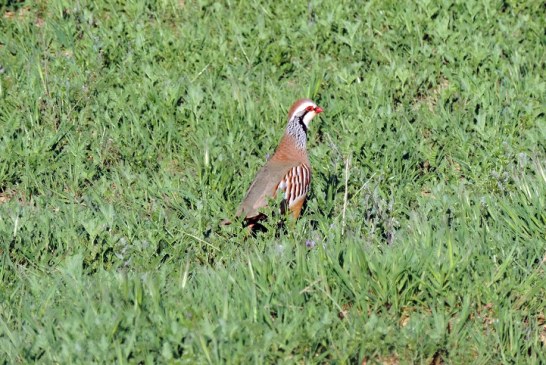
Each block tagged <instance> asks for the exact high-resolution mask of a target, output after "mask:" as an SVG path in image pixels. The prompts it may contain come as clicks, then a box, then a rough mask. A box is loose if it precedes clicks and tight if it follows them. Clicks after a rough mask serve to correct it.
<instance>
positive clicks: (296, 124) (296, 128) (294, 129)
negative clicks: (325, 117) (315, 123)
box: [286, 117, 307, 151]
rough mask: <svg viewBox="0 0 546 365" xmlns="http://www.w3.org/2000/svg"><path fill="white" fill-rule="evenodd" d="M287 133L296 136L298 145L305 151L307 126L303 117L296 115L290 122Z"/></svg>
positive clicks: (295, 139)
mask: <svg viewBox="0 0 546 365" xmlns="http://www.w3.org/2000/svg"><path fill="white" fill-rule="evenodd" d="M286 134H288V135H289V136H291V137H292V138H294V141H295V142H296V147H297V148H298V149H299V150H303V151H305V149H306V148H307V126H306V125H305V123H303V117H294V118H292V119H291V120H290V121H289V122H288V126H287V127H286Z"/></svg>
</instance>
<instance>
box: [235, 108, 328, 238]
mask: <svg viewBox="0 0 546 365" xmlns="http://www.w3.org/2000/svg"><path fill="white" fill-rule="evenodd" d="M322 112H323V109H322V108H321V107H319V106H318V105H317V104H315V103H314V102H313V101H312V100H310V99H299V100H296V101H295V102H294V104H292V106H291V108H290V109H289V111H288V124H287V126H286V130H285V132H284V135H283V136H282V138H281V140H280V142H279V145H278V147H277V148H276V150H275V153H274V154H273V155H272V156H271V157H270V158H269V159H268V160H267V162H266V164H265V165H264V166H263V167H262V168H261V170H260V171H259V172H258V174H257V175H256V178H255V179H254V181H253V182H252V184H251V185H250V188H249V189H248V191H247V193H246V195H245V198H244V199H243V201H242V203H241V204H240V206H239V208H238V209H237V213H236V216H237V217H239V218H241V217H242V218H243V224H244V225H245V226H247V227H249V228H250V230H253V227H255V226H256V227H255V228H257V227H261V228H263V226H261V225H260V224H259V222H260V221H262V220H264V219H266V218H267V216H266V215H265V214H263V213H261V212H260V209H261V208H263V207H265V206H266V205H267V203H268V200H269V199H271V198H273V199H274V198H276V195H277V193H281V194H283V195H282V200H281V205H280V210H281V214H283V215H284V214H286V213H287V212H288V211H289V212H290V213H291V215H292V216H293V217H294V218H295V219H297V218H298V217H299V216H300V214H301V210H302V207H303V203H304V202H305V198H306V196H307V193H308V192H309V187H310V184H311V164H310V162H309V156H308V155H307V129H308V127H309V123H310V122H311V120H313V118H314V117H315V116H317V115H318V114H320V113H322Z"/></svg>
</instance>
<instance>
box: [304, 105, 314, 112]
mask: <svg viewBox="0 0 546 365" xmlns="http://www.w3.org/2000/svg"><path fill="white" fill-rule="evenodd" d="M305 110H307V111H308V112H312V111H314V110H315V107H314V106H312V105H309V106H308V107H307V108H305Z"/></svg>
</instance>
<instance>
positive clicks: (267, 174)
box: [237, 160, 299, 218]
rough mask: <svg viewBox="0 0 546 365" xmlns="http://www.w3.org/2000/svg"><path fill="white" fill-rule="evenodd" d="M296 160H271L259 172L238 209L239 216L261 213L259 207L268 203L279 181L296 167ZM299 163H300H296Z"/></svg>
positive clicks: (246, 216) (247, 216) (251, 215)
mask: <svg viewBox="0 0 546 365" xmlns="http://www.w3.org/2000/svg"><path fill="white" fill-rule="evenodd" d="M294 164H295V163H294V162H278V161H272V160H269V161H268V163H267V164H265V166H264V167H262V169H261V170H260V171H259V172H258V175H257V176H256V178H255V179H254V182H253V183H252V185H250V188H249V189H248V192H247V193H246V197H245V199H244V200H243V202H242V203H241V205H240V206H239V209H238V210H237V216H244V217H245V218H250V217H253V216H256V215H258V214H260V213H259V211H258V210H259V209H260V208H262V207H264V206H266V205H267V199H268V198H273V197H274V196H275V193H276V192H277V188H278V186H279V183H280V182H281V180H283V178H284V177H285V176H286V174H287V173H288V172H289V171H290V169H291V168H293V167H294ZM296 164H299V163H296Z"/></svg>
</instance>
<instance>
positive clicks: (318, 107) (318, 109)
mask: <svg viewBox="0 0 546 365" xmlns="http://www.w3.org/2000/svg"><path fill="white" fill-rule="evenodd" d="M322 111H323V110H322V108H321V107H320V106H317V107H316V108H315V113H317V114H318V113H322Z"/></svg>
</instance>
